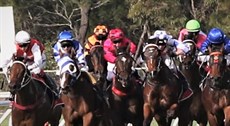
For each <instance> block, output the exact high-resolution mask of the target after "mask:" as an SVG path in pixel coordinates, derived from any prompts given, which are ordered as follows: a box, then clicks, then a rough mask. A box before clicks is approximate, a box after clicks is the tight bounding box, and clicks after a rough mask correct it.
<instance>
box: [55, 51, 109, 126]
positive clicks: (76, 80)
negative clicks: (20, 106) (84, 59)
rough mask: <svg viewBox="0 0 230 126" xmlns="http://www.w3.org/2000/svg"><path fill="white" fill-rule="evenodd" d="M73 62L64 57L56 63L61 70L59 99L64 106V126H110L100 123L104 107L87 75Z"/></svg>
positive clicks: (71, 59)
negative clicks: (60, 98)
mask: <svg viewBox="0 0 230 126" xmlns="http://www.w3.org/2000/svg"><path fill="white" fill-rule="evenodd" d="M75 61H76V60H74V59H73V57H71V56H68V55H66V56H63V57H61V59H60V61H59V63H58V65H59V68H60V70H61V74H60V87H61V89H62V96H61V97H62V100H63V102H64V104H65V106H64V108H63V117H64V120H65V126H99V125H105V126H106V125H111V124H110V121H108V122H107V123H106V124H105V122H103V123H102V121H101V120H102V118H103V117H104V116H103V115H104V113H103V110H105V108H104V107H105V106H106V105H104V102H103V101H102V100H101V99H99V97H98V95H97V92H96V91H95V88H94V85H93V84H92V81H91V79H90V76H89V75H88V74H89V73H87V72H86V71H82V70H80V68H79V67H78V65H77V63H76V62H75ZM107 118H109V115H108V116H107ZM106 120H108V119H106Z"/></svg>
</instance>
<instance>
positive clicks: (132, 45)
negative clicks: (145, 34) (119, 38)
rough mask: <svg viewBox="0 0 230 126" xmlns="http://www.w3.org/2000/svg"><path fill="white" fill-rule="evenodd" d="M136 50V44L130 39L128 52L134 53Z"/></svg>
mask: <svg viewBox="0 0 230 126" xmlns="http://www.w3.org/2000/svg"><path fill="white" fill-rule="evenodd" d="M136 51H137V46H136V45H135V44H134V43H133V42H132V41H130V53H131V54H132V55H134V54H135V53H136Z"/></svg>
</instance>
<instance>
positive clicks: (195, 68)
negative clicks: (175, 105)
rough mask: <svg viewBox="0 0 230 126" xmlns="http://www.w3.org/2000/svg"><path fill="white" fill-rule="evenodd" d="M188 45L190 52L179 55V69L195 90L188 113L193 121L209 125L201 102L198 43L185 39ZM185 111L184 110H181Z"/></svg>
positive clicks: (201, 125) (203, 125)
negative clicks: (197, 60)
mask: <svg viewBox="0 0 230 126" xmlns="http://www.w3.org/2000/svg"><path fill="white" fill-rule="evenodd" d="M183 43H184V44H186V46H187V47H189V50H190V51H189V52H188V53H186V54H185V55H184V56H179V69H180V71H181V72H182V73H183V75H184V76H185V78H186V79H187V81H188V83H189V84H190V87H191V89H192V90H193V97H192V103H191V104H190V107H189V109H188V110H187V112H186V114H189V115H190V116H191V117H190V119H191V123H192V121H193V120H196V122H197V123H198V124H199V125H200V126H206V125H207V115H206V111H205V109H204V106H203V104H202V102H201V93H202V91H201V89H200V87H199V85H200V82H201V80H202V76H201V74H200V68H199V65H198V64H197V62H196V59H197V52H198V49H197V47H196V43H195V42H194V41H193V40H190V39H187V40H184V41H183ZM181 113H184V112H181Z"/></svg>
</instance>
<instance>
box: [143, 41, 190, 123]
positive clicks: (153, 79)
mask: <svg viewBox="0 0 230 126" xmlns="http://www.w3.org/2000/svg"><path fill="white" fill-rule="evenodd" d="M161 49H166V48H164V47H163V46H161V47H159V46H158V45H156V44H152V43H150V44H147V45H146V46H145V47H144V49H143V56H144V57H143V59H144V62H145V65H146V72H147V75H146V76H147V77H146V79H145V85H144V89H143V90H144V91H143V97H144V105H143V114H144V121H143V126H149V125H150V123H151V121H152V118H153V117H154V118H155V120H156V121H157V123H158V125H159V126H169V125H170V124H171V121H172V119H173V118H175V117H176V116H178V117H179V126H186V125H188V123H189V119H188V115H186V114H185V115H180V114H177V113H178V112H177V111H178V110H179V109H180V111H184V112H185V111H186V109H188V107H187V104H188V103H189V102H188V103H187V101H189V100H188V99H187V100H186V101H183V102H180V103H179V96H180V95H181V89H182V87H181V86H180V85H181V84H179V82H180V81H179V79H178V78H177V77H176V76H175V75H174V73H173V72H172V71H171V70H170V69H169V67H168V66H167V65H166V64H165V62H164V61H163V54H164V52H163V51H164V50H161Z"/></svg>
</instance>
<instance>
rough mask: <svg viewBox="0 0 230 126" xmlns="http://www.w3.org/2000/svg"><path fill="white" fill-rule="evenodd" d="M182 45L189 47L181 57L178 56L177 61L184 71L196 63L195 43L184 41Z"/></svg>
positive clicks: (189, 40)
mask: <svg viewBox="0 0 230 126" xmlns="http://www.w3.org/2000/svg"><path fill="white" fill-rule="evenodd" d="M183 43H184V44H185V45H186V46H187V47H189V52H188V53H186V54H185V55H183V56H182V55H180V56H179V61H180V63H181V64H182V65H183V66H184V67H185V68H186V69H188V67H189V66H191V65H193V63H195V61H196V53H197V47H196V43H195V42H194V41H193V40H191V39H187V40H184V41H183Z"/></svg>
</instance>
